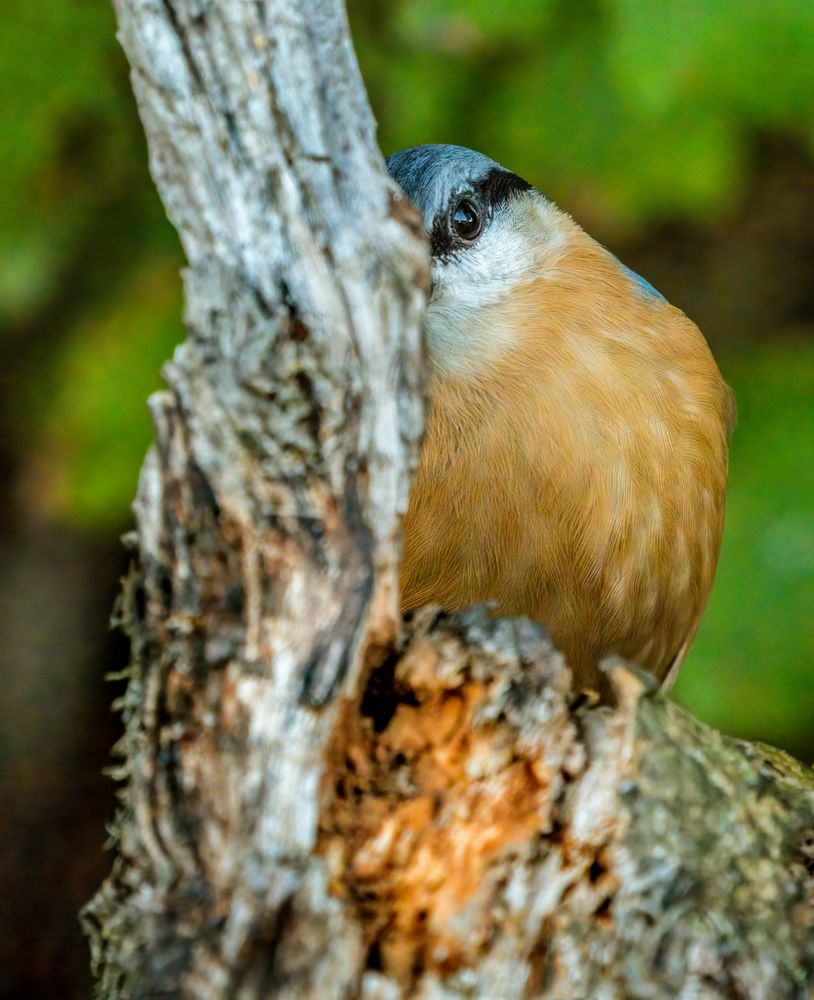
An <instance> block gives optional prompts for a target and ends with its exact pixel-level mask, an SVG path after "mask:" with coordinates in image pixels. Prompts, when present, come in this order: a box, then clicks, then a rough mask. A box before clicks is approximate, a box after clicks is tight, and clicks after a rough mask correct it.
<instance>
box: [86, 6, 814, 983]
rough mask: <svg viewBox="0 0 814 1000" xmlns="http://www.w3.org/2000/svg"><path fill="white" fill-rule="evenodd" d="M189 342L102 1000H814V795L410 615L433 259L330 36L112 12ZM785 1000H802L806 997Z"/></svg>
mask: <svg viewBox="0 0 814 1000" xmlns="http://www.w3.org/2000/svg"><path fill="white" fill-rule="evenodd" d="M117 12H118V17H119V25H120V30H121V39H122V43H123V45H124V47H125V50H126V52H127V54H128V57H129V59H130V62H131V65H132V68H133V85H134V89H135V92H136V98H137V101H138V104H139V109H140V112H141V116H142V120H143V122H144V126H145V130H146V133H147V137H148V144H149V149H150V160H151V167H152V171H153V176H154V178H155V180H156V183H157V185H158V188H159V191H160V193H161V196H162V198H163V200H164V203H165V205H166V206H167V210H168V212H169V214H170V217H171V219H172V221H173V222H174V224H175V226H176V228H177V229H178V231H179V234H180V236H181V240H182V243H183V246H184V249H185V252H186V255H187V259H188V262H189V267H188V269H187V271H186V273H185V285H186V303H187V306H186V317H185V318H186V326H187V338H186V340H185V342H184V343H183V344H182V345H181V347H179V349H178V351H177V352H176V355H175V358H174V359H173V361H172V363H171V364H170V365H168V366H167V368H166V371H165V376H166V381H167V386H168V388H167V390H166V391H164V392H162V393H159V394H157V395H156V396H154V397H153V398H152V399H151V402H150V406H151V411H152V415H153V420H154V424H155V433H156V444H155V446H154V448H153V449H152V450H151V451H150V453H149V454H148V456H147V459H146V461H145V464H144V468H143V470H142V474H141V480H140V484H139V491H138V497H137V500H136V504H135V511H136V520H137V531H136V533H135V534H134V536H133V537H132V539H131V544H132V546H133V552H134V564H133V568H132V570H131V572H130V575H129V577H128V580H127V581H126V585H125V590H124V594H123V598H122V603H121V610H120V618H121V622H122V624H123V625H124V627H125V628H126V629H127V631H128V633H129V635H130V637H131V641H132V648H133V664H132V667H131V671H130V680H129V685H128V690H127V694H126V696H125V698H124V699H123V705H122V707H123V712H124V718H125V723H126V731H125V735H124V737H123V740H122V744H121V746H120V751H121V754H122V760H123V764H122V768H121V776H122V777H123V778H124V779H125V784H124V787H123V791H122V807H121V811H120V815H119V816H118V818H117V822H116V829H115V847H116V857H115V861H114V864H113V870H112V873H111V875H110V877H109V879H108V880H107V881H106V882H105V884H104V885H103V886H102V888H101V889H100V890H99V892H98V893H97V895H96V897H95V898H94V899H93V900H92V901H91V903H90V904H89V905H88V906H87V907H86V909H85V911H84V914H83V919H84V923H85V927H86V929H87V931H88V933H89V936H90V939H91V946H92V952H93V959H94V967H95V970H96V974H97V977H98V983H99V994H100V995H101V996H105V997H146V996H158V995H162V996H167V995H170V996H175V995H178V996H190V997H206V998H212V997H215V998H217V997H224V998H226V997H229V998H231V997H240V998H245V1000H251V998H255V997H257V998H259V997H268V996H275V997H277V996H279V997H285V998H291V1000H294V998H303V1000H305V998H315V997H318V998H320V1000H323V998H325V1000H329V998H332V997H336V998H340V997H356V996H358V997H363V998H365V1000H374V998H381V1000H390V998H397V997H402V996H415V997H422V998H430V997H432V998H441V997H445V998H446V997H449V998H452V997H456V998H457V997H479V998H484V1000H485V998H489V1000H495V998H501V1000H502V998H506V1000H509V998H521V997H525V998H531V997H557V996H559V997H566V996H586V997H587V996H591V997H594V996H597V997H598V996H602V997H620V998H621V997H634V996H636V997H639V996H641V997H661V996H687V997H689V996H747V995H748V996H749V997H755V998H757V997H766V998H769V997H772V998H774V997H781V996H789V997H792V996H803V995H804V990H805V986H806V984H810V983H812V982H813V981H814V940H813V939H812V937H811V935H810V933H808V930H809V928H808V926H807V925H808V924H810V921H811V915H812V894H814V888H813V881H812V876H811V870H812V866H813V864H812V857H813V856H814V847H812V840H811V832H810V831H811V830H812V819H814V782H813V781H812V779H811V775H810V773H809V772H807V771H805V769H803V768H802V766H801V765H796V764H795V763H794V762H792V761H791V760H790V759H789V758H787V757H785V756H784V755H781V754H779V753H778V752H777V751H770V750H769V749H768V748H762V747H759V746H749V745H747V744H742V743H738V742H736V741H733V740H728V739H725V738H723V737H721V736H719V735H718V734H716V733H714V732H711V731H710V730H708V729H706V728H705V727H703V726H701V725H700V724H699V723H697V722H695V721H694V720H692V719H691V718H690V717H689V716H687V715H686V713H684V712H682V711H681V710H680V709H679V708H677V707H676V706H674V705H672V704H670V703H669V702H667V701H665V700H664V699H662V698H660V697H649V696H645V695H644V688H643V686H642V684H641V683H640V682H639V680H638V679H637V676H636V675H635V673H633V672H631V671H630V670H629V669H628V668H626V667H625V666H623V665H621V664H617V665H615V666H612V667H611V668H610V669H611V673H612V679H613V681H614V685H615V689H616V691H617V695H618V702H619V703H618V706H617V707H616V708H614V709H609V708H606V707H599V706H593V705H590V704H588V703H582V704H581V703H580V701H579V700H577V701H576V702H575V701H573V700H572V696H571V695H570V694H569V686H570V677H569V674H568V671H567V669H566V666H565V664H564V663H563V661H562V657H561V656H560V655H559V654H558V653H557V652H556V651H555V650H554V649H553V648H552V647H551V645H550V643H549V641H548V640H547V638H546V637H545V635H544V634H543V633H542V632H541V630H540V629H538V628H537V627H536V626H534V625H531V624H530V623H527V622H522V621H508V620H495V619H491V618H490V617H489V616H488V615H487V614H486V613H485V612H483V611H482V610H480V611H479V610H477V609H475V610H473V611H470V612H466V613H462V614H459V615H455V616H445V615H442V614H440V613H439V612H437V611H433V610H432V609H428V610H425V611H422V612H421V613H419V614H418V615H417V616H416V618H415V619H414V620H413V621H412V622H411V623H409V624H407V625H405V626H403V627H402V624H401V622H400V620H399V616H398V578H397V572H398V552H399V526H400V518H401V515H402V514H403V512H404V508H405V505H406V498H407V490H408V486H409V479H410V474H411V471H412V469H413V467H414V464H415V459H416V455H417V448H418V443H419V439H420V435H421V430H422V426H423V394H422V374H421V373H422V349H421V333H420V322H421V315H422V310H423V306H424V300H425V289H426V286H427V282H428V257H427V250H426V247H425V244H424V240H423V239H422V237H421V235H420V225H419V221H418V219H417V217H416V215H415V214H414V212H413V210H412V208H411V207H410V206H409V205H408V204H407V203H406V202H405V201H404V200H403V198H402V197H401V196H400V194H399V192H398V191H397V190H396V189H395V188H394V186H393V184H392V182H391V181H390V180H389V178H388V177H387V175H386V172H385V170H384V165H383V163H382V160H381V156H380V154H379V152H378V150H377V148H376V143H375V135H374V131H375V129H374V123H373V120H372V117H371V114H370V110H369V108H368V105H367V101H366V98H365V94H364V90H363V87H362V84H361V81H360V77H359V72H358V67H357V65H356V61H355V58H354V54H353V50H352V47H351V43H350V39H349V33H348V27H347V23H346V19H345V14H344V10H343V7H342V5H341V3H340V2H339V0H311V2H309V3H304V4H297V3H294V2H293V0H257V2H251V3H250V2H247V0H243V2H240V3H237V2H234V0H232V2H227V0H117ZM795 991H796V992H795Z"/></svg>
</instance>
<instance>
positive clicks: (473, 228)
mask: <svg viewBox="0 0 814 1000" xmlns="http://www.w3.org/2000/svg"><path fill="white" fill-rule="evenodd" d="M451 221H452V231H453V232H454V233H455V235H456V236H458V237H459V238H460V239H462V240H467V241H468V242H471V241H472V240H476V239H477V238H478V236H480V231H481V218H480V212H478V210H477V209H476V208H475V207H474V206H473V204H472V203H471V202H470V201H467V200H466V199H464V200H463V201H459V202H458V204H457V206H456V207H455V210H454V211H453V213H452V220H451Z"/></svg>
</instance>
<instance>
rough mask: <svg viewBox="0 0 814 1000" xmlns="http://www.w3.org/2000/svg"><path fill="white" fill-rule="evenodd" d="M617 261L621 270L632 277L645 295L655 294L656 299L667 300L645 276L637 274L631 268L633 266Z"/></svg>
mask: <svg viewBox="0 0 814 1000" xmlns="http://www.w3.org/2000/svg"><path fill="white" fill-rule="evenodd" d="M619 263H620V264H621V266H622V270H623V271H624V272H625V274H626V275H627V276H628V278H633V280H634V281H635V282H636V284H637V285H638V286H639V288H640V289H641V290H642V291H643V292H645V293H646V294H647V295H655V296H656V298H657V299H664V301H665V302H666V301H667V299H665V298H664V296H663V295H662V294H661V292H660V291H659V290H658V288H654V287H653V286H652V285H651V284H650V282H649V281H648V280H647V278H643V277H642V276H641V275H640V274H637V273H636V272H635V271H634V270H633V268H632V267H628V266H627V264H622V262H621V261H619Z"/></svg>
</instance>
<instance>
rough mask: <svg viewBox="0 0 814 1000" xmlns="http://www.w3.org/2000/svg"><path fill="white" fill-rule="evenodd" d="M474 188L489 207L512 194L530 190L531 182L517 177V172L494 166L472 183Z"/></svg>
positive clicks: (500, 202) (494, 205) (498, 203)
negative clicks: (475, 182)
mask: <svg viewBox="0 0 814 1000" xmlns="http://www.w3.org/2000/svg"><path fill="white" fill-rule="evenodd" d="M474 189H475V191H477V193H478V194H479V195H480V196H481V198H482V199H483V203H484V204H486V205H489V206H490V208H496V207H497V206H498V205H502V204H503V203H504V202H506V201H509V199H510V198H512V197H513V196H514V195H516V194H520V193H522V192H523V191H530V190H531V184H529V182H528V181H524V180H523V178H522V177H518V176H517V174H512V173H510V172H509V171H508V170H500V169H499V168H498V167H494V168H493V169H492V170H490V171H489V173H488V174H486V176H485V177H483V178H482V179H481V180H479V181H478V182H477V184H475V185H474Z"/></svg>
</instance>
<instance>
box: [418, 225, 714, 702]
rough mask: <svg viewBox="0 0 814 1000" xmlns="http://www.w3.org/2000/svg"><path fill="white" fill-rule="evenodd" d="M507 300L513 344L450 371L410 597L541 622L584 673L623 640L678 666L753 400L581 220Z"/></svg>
mask: <svg viewBox="0 0 814 1000" xmlns="http://www.w3.org/2000/svg"><path fill="white" fill-rule="evenodd" d="M489 317H490V322H491V321H492V320H493V322H494V324H495V329H496V331H501V333H502V334H503V335H502V336H501V338H500V340H501V343H505V344H507V345H508V346H507V347H506V348H505V349H504V350H502V351H501V354H500V356H499V357H498V358H497V359H492V360H490V361H489V362H488V363H487V364H484V365H483V366H481V367H479V368H477V369H473V370H472V371H471V372H466V373H455V374H442V373H439V372H435V373H433V374H432V376H431V380H430V407H429V416H428V425H427V431H426V435H425V440H424V443H423V447H422V451H421V456H420V461H419V468H418V471H417V474H416V478H415V481H414V484H413V488H412V493H411V497H410V504H409V509H408V512H407V516H406V520H405V525H404V545H405V549H404V560H403V566H402V606H403V608H405V609H407V608H412V607H416V606H418V605H421V604H425V603H430V602H433V603H438V604H441V605H442V606H443V607H445V608H447V609H450V610H452V609H456V608H460V607H462V606H465V605H468V604H472V603H476V602H481V601H493V602H495V605H496V610H497V611H498V612H499V613H503V614H511V615H525V616H528V617H529V618H532V619H535V620H536V621H538V622H541V623H542V624H543V625H544V626H545V627H546V628H547V629H548V631H549V632H550V634H551V636H552V638H553V640H554V641H555V643H556V644H557V645H558V646H559V648H560V649H561V650H562V651H563V652H564V654H565V655H566V657H567V659H568V661H569V663H570V665H571V667H572V669H573V670H574V672H575V682H576V684H577V685H578V686H586V685H587V686H593V687H597V688H603V687H604V685H603V682H602V680H601V677H600V675H599V674H598V671H597V664H598V662H599V661H600V660H601V659H602V658H603V657H604V656H607V655H609V654H612V653H618V654H619V655H621V656H624V657H626V658H627V659H629V660H630V661H632V662H635V663H637V664H639V665H641V666H642V667H644V668H646V669H648V670H650V671H651V672H652V673H653V674H654V675H655V676H656V677H657V678H659V679H660V680H665V679H666V678H668V675H669V678H670V679H672V678H673V677H674V676H675V673H676V672H677V669H678V666H679V665H680V663H681V661H682V659H683V657H684V655H685V653H686V651H687V648H688V646H689V644H690V642H691V641H692V638H693V636H694V635H695V632H696V629H697V627H698V624H699V621H700V618H701V615H702V613H703V610H704V607H705V605H706V602H707V597H708V595H709V591H710V588H711V586H712V580H713V576H714V573H715V567H716V563H717V559H718V551H719V547H720V542H721V533H722V530H723V516H724V493H725V484H726V474H727V446H728V438H729V432H730V429H731V424H732V419H733V403H732V398H731V393H730V392H729V389H728V388H727V386H726V385H725V383H724V381H723V379H722V378H721V375H720V372H719V371H718V368H717V365H716V364H715V361H714V359H713V357H712V354H711V353H710V350H709V348H708V346H707V344H706V342H705V340H704V338H703V336H702V335H701V333H700V332H699V330H698V328H697V327H696V326H695V325H694V324H693V323H692V322H691V321H690V320H689V319H688V318H687V317H686V316H685V315H684V314H683V313H682V312H681V311H680V310H679V309H676V308H674V307H673V306H671V305H669V304H668V303H666V302H664V301H662V300H661V299H659V298H657V297H656V296H653V295H648V294H646V293H643V291H642V290H641V289H640V288H639V287H638V286H637V285H636V283H635V282H634V281H633V280H632V279H631V278H630V277H629V276H628V275H627V274H626V273H625V272H624V271H623V270H622V269H621V268H620V267H619V265H618V263H617V262H616V261H615V259H614V258H613V257H611V256H610V255H609V254H607V253H606V251H604V250H603V249H602V248H601V247H600V246H599V245H598V244H595V243H594V242H593V241H592V240H591V239H590V238H589V237H587V236H586V235H585V234H584V233H583V232H582V230H580V229H579V227H578V226H576V224H573V223H570V224H569V232H568V240H567V242H566V244H565V246H564V248H563V249H562V251H561V253H560V256H559V259H558V260H557V261H556V263H555V266H552V267H550V268H548V269H547V270H546V271H545V273H544V274H543V275H541V276H540V277H539V278H536V279H534V280H531V281H529V282H528V283H526V284H524V285H522V286H521V287H518V288H515V289H514V290H513V292H512V294H511V296H509V297H507V299H505V300H504V301H503V302H502V303H499V304H497V305H493V306H491V307H489Z"/></svg>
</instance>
